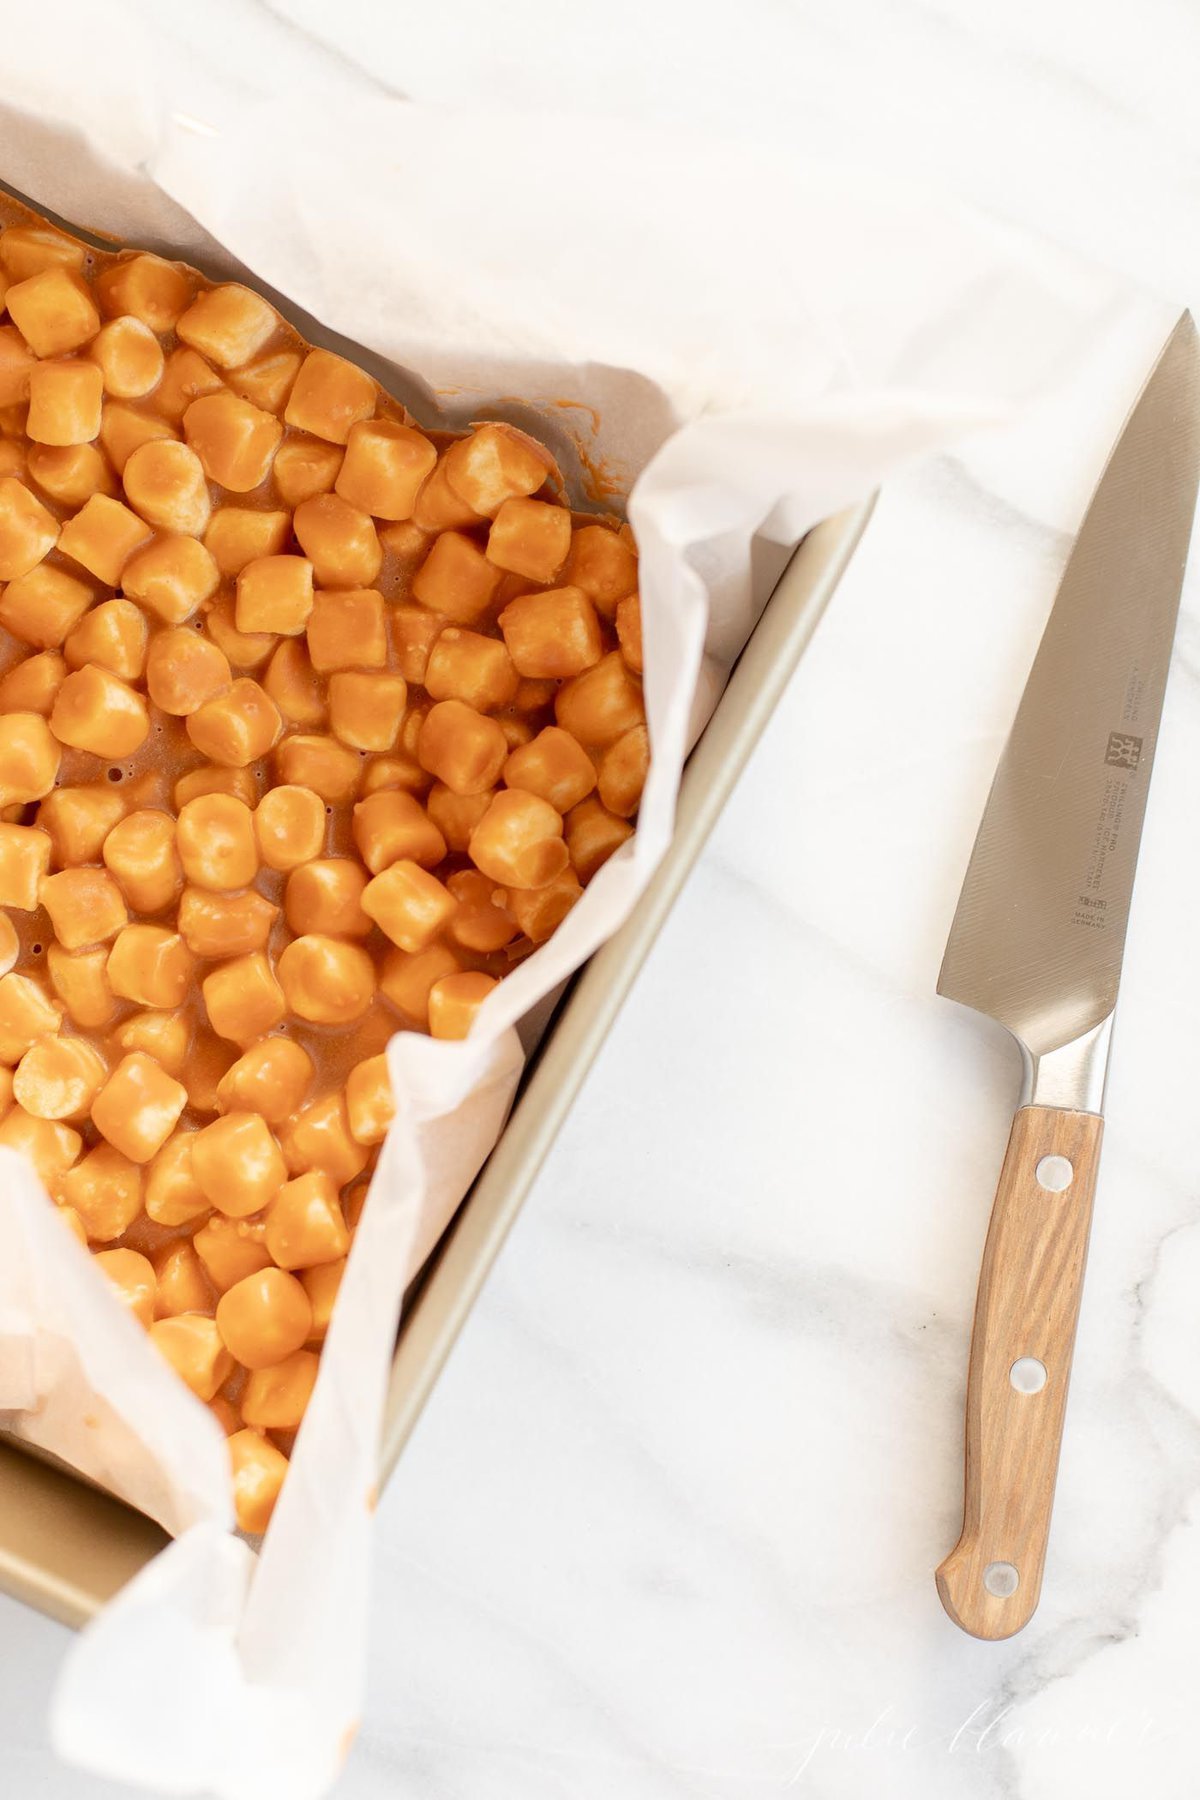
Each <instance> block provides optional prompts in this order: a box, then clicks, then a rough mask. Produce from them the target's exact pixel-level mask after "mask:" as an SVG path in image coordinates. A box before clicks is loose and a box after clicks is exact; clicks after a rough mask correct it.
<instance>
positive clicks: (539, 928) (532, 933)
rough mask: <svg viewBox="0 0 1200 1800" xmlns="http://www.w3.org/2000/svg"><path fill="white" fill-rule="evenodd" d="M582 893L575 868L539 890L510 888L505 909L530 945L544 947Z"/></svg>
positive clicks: (566, 871) (566, 870)
mask: <svg viewBox="0 0 1200 1800" xmlns="http://www.w3.org/2000/svg"><path fill="white" fill-rule="evenodd" d="M582 893H583V889H582V887H581V886H580V884H579V877H578V875H576V873H575V871H574V869H571V868H566V869H564V870H563V872H562V874H561V875H556V876H555V878H554V880H553V881H548V882H547V883H546V885H545V887H540V888H510V889H509V891H508V910H509V912H511V914H512V916H513V918H514V919H515V920H516V922H517V925H518V926H519V928H520V929H521V930H522V931H523V932H524V933H525V936H526V937H527V938H528V939H529V941H530V943H531V944H544V943H545V942H546V939H547V938H548V937H550V936H551V935H552V934H553V933H554V932H555V931H557V929H558V927H559V926H560V925H561V924H562V922H563V920H564V919H565V918H566V916H567V914H568V913H569V912H570V910H571V908H572V907H573V906H574V904H575V902H576V901H577V900H578V899H579V897H580V895H581V894H582Z"/></svg>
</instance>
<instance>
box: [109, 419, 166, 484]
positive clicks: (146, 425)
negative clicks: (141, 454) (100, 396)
mask: <svg viewBox="0 0 1200 1800" xmlns="http://www.w3.org/2000/svg"><path fill="white" fill-rule="evenodd" d="M178 435H179V434H178V432H176V431H175V429H174V428H173V427H172V426H171V425H169V424H168V423H167V421H166V420H165V419H156V418H155V417H154V415H153V414H152V413H147V412H142V411H141V410H140V409H139V408H138V407H134V406H126V405H124V403H123V402H122V401H120V400H106V401H105V402H104V410H103V411H102V413H101V414H100V442H101V444H102V446H103V448H104V452H105V455H106V456H107V457H108V460H109V462H110V463H111V464H112V466H113V468H114V469H115V470H116V472H117V474H118V475H121V476H123V475H124V473H125V468H126V465H127V463H128V462H129V459H130V457H131V456H132V455H133V453H134V451H135V450H140V449H141V447H142V445H143V444H158V443H164V442H172V443H173V442H175V441H176V439H177V438H178Z"/></svg>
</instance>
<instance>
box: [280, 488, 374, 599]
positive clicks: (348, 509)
mask: <svg viewBox="0 0 1200 1800" xmlns="http://www.w3.org/2000/svg"><path fill="white" fill-rule="evenodd" d="M292 529H293V531H294V532H295V534H296V537H297V540H298V542H299V544H300V548H301V549H302V550H303V552H304V554H305V556H307V557H308V558H309V560H310V562H311V563H312V566H313V574H314V577H315V579H316V582H317V586H318V587H323V588H369V587H370V586H371V583H372V582H373V581H374V579H375V577H376V576H377V575H378V573H379V571H380V568H381V567H382V565H383V548H382V546H381V544H380V542H379V538H378V536H377V534H376V531H375V526H374V524H373V523H372V520H371V515H370V513H366V512H363V510H362V508H361V507H358V506H351V504H350V502H349V501H348V500H343V499H342V497H341V495H340V494H314V496H313V497H312V499H311V500H302V501H301V503H300V505H299V506H298V507H297V508H296V510H295V512H294V514H293V515H292Z"/></svg>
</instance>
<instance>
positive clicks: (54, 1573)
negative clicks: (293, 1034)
mask: <svg viewBox="0 0 1200 1800" xmlns="http://www.w3.org/2000/svg"><path fill="white" fill-rule="evenodd" d="M872 505H873V501H870V500H868V501H866V502H864V503H863V504H861V505H859V506H857V507H854V508H852V509H850V510H848V511H846V512H843V513H839V514H838V515H837V516H836V517H834V518H831V519H828V520H826V521H825V522H824V523H823V524H820V525H818V526H816V527H815V528H814V529H813V530H812V531H810V532H809V534H808V536H807V537H806V538H805V539H804V541H803V542H802V543H801V544H800V546H799V547H798V549H797V550H796V552H795V554H794V555H793V556H792V558H791V560H790V561H789V562H788V564H787V566H786V568H785V569H784V571H783V573H782V575H781V576H780V578H779V580H778V582H777V583H776V585H775V588H774V591H773V592H772V594H771V597H770V599H769V600H768V602H767V604H766V607H765V608H764V610H763V613H762V616H761V618H760V620H759V622H758V625H757V626H756V627H755V630H754V632H753V633H752V635H751V637H750V640H749V642H748V643H747V645H746V648H745V649H744V651H743V652H742V655H741V657H740V658H739V660H738V662H737V665H736V667H735V668H734V671H733V674H732V675H731V677H730V679H729V682H728V684H727V686H726V688H725V691H724V693H723V694H722V696H721V699H720V701H719V702H718V704H717V707H716V710H715V711H714V713H713V716H712V718H711V719H710V721H709V723H708V725H707V727H706V729H705V731H704V733H703V735H702V736H701V738H700V740H699V742H698V743H697V745H696V748H695V749H694V750H693V752H692V754H691V756H690V758H689V759H688V764H687V768H686V770H685V771H684V777H683V783H682V787H681V789H680V796H679V810H678V816H677V821H676V827H675V834H674V837H673V839H672V842H671V847H670V849H669V850H668V852H667V854H666V856H665V857H664V859H663V861H662V863H661V864H660V866H659V868H658V870H657V872H656V873H655V876H654V878H653V880H652V881H651V883H650V885H649V887H648V888H647V889H646V892H645V893H644V894H643V895H642V898H641V900H640V901H639V902H638V904H637V906H636V908H635V909H634V911H633V913H632V914H631V916H630V917H629V919H628V920H627V921H626V923H625V924H624V925H623V926H622V928H621V930H620V931H618V932H617V933H616V935H615V936H614V937H613V938H611V939H610V940H609V942H608V943H607V944H605V945H604V946H603V947H602V948H601V949H600V950H598V951H597V953H596V954H595V956H593V957H592V958H591V960H590V961H589V963H588V964H587V966H586V967H585V968H584V969H583V970H582V971H581V972H580V974H579V975H578V976H577V977H576V978H575V980H574V981H573V982H572V984H571V986H570V988H569V990H568V992H567V994H566V996H565V998H564V999H563V1001H562V1003H561V1004H560V1006H559V1009H558V1012H557V1014H556V1016H555V1019H554V1022H553V1024H552V1025H551V1028H550V1030H549V1031H548V1032H547V1033H546V1035H545V1037H544V1038H543V1040H542V1043H541V1045H540V1047H539V1049H538V1052H537V1054H536V1056H535V1057H534V1059H533V1060H532V1062H531V1064H530V1066H529V1067H528V1068H527V1070H526V1072H525V1075H524V1078H523V1080H522V1084H521V1087H520V1090H519V1092H518V1096H517V1100H516V1103H515V1105H514V1107H513V1111H512V1113H511V1115H510V1117H509V1121H508V1124H507V1125H506V1126H505V1129H504V1132H503V1135H502V1136H501V1138H500V1141H499V1143H498V1144H497V1145H496V1148H495V1149H494V1150H493V1151H492V1154H491V1156H490V1157H489V1158H488V1161H487V1163H486V1164H485V1165H484V1168H483V1170H482V1171H481V1173H480V1175H479V1177H478V1179H477V1180H476V1182H475V1184H474V1186H473V1188H472V1189H471V1192H470V1193H469V1194H468V1195H467V1197H466V1199H465V1200H464V1201H463V1204H462V1206H461V1207H460V1208H459V1210H458V1212H457V1214H456V1215H455V1218H454V1220H453V1221H452V1222H451V1224H450V1226H449V1228H448V1230H447V1231H446V1234H445V1236H444V1237H443V1239H442V1242H441V1244H440V1245H439V1247H438V1249H437V1251H436V1252H435V1253H434V1256H433V1258H432V1259H431V1261H430V1262H429V1264H428V1265H427V1266H426V1269H425V1271H424V1272H423V1274H422V1275H421V1277H420V1278H419V1280H418V1282H417V1283H416V1285H415V1287H414V1289H413V1292H412V1294H411V1295H410V1296H409V1299H408V1303H407V1305H406V1308H405V1312H404V1317H403V1322H402V1324H401V1328H400V1334H399V1338H398V1341H397V1348H396V1356H395V1360H394V1362H393V1365H392V1378H391V1383H390V1387H389V1392H388V1401H387V1409H386V1414H385V1419H384V1428H383V1441H382V1446H381V1475H382V1477H383V1478H384V1479H386V1477H387V1476H389V1475H390V1474H391V1472H392V1470H393V1469H394V1467H395V1465H396V1462H397V1460H398V1458H399V1456H400V1453H401V1451H402V1450H403V1448H404V1445H405V1443H406V1442H407V1441H408V1437H409V1434H410V1433H411V1431H412V1429H413V1426H414V1425H415V1423H416V1421H417V1418H418V1417H419V1415H420V1412H421V1408H422V1407H423V1406H424V1404H425V1402H426V1400H427V1399H428V1397H429V1394H430V1392H431V1390H432V1388H433V1385H434V1382H435V1381H436V1380H437V1377H438V1374H439V1372H440V1370H441V1368H442V1366H443V1364H444V1363H445V1361H446V1358H447V1356H448V1355H449V1353H450V1349H451V1347H452V1345H453V1343H454V1340H455V1338H456V1337H457V1336H458V1333H459V1331H460V1330H461V1329H462V1326H463V1323H464V1321H465V1320H466V1317H467V1314H468V1313H469V1312H470V1310H471V1307H472V1305H473V1304H474V1302H475V1298H476V1296H477V1294H478V1293H479V1290H480V1288H481V1287H482V1286H483V1283H484V1281H485V1279H486V1278H487V1273H488V1270H489V1269H490V1268H491V1266H492V1263H493V1262H494V1261H495V1259H496V1256H497V1255H498V1254H499V1251H500V1246H501V1245H502V1244H503V1242H504V1239H505V1237H506V1236H507V1234H508V1231H509V1229H510V1227H511V1226H512V1223H513V1221H514V1219H515V1218H516V1216H517V1213H518V1212H519V1211H520V1208H521V1205H522V1203H523V1201H524V1199H525V1196H526V1194H527V1193H528V1192H529V1189H530V1187H531V1186H532V1184H533V1181H534V1178H535V1177H536V1175H537V1172H538V1170H539V1169H540V1167H541V1165H542V1163H543V1161H544V1160H545V1157H546V1154H547V1152H548V1151H549V1149H550V1146H551V1144H552V1143H553V1142H554V1138H555V1135H556V1133H557V1131H558V1129H559V1126H560V1125H561V1124H562V1121H563V1119H564V1117H565V1116H566V1113H567V1111H568V1108H569V1107H570V1105H571V1103H572V1101H573V1100H574V1098H575V1095H576V1094H577V1093H578V1091H579V1088H580V1087H581V1085H582V1083H583V1079H584V1077H585V1075H586V1074H587V1071H588V1069H589V1068H590V1066H591V1063H592V1060H593V1058H594V1057H595V1055H596V1053H597V1051H598V1050H599V1048H600V1046H601V1044H602V1043H603V1041H604V1038H605V1036H606V1034H607V1032H608V1030H609V1028H610V1026H611V1025H612V1023H613V1020H614V1019H615V1018H616V1015H617V1013H618V1012H619V1011H620V1008H621V1005H622V1002H623V1001H624V999H625V996H626V994H627V993H628V992H629V989H630V987H631V986H632V984H633V981H634V979H635V977H636V975H637V972H638V970H639V969H640V967H641V965H642V963H643V961H644V960H645V958H646V956H647V954H648V953H649V950H650V947H651V945H652V944H653V942H654V940H655V938H656V937H657V935H658V933H659V930H660V929H661V927H662V924H663V921H664V920H665V918H666V916H667V914H668V912H669V911H670V909H671V906H672V905H673V903H674V901H675V898H676V896H677V895H678V894H679V892H680V890H681V888H682V887H683V884H684V882H685V881H686V880H687V877H688V874H689V872H690V871H691V869H692V866H693V864H694V863H695V861H696V859H697V857H698V856H699V854H700V851H701V849H702V848H703V845H704V842H705V839H706V838H707V837H708V834H709V832H710V831H711V830H712V828H713V826H714V824H715V823H716V821H717V818H718V817H719V815H720V812H721V809H722V807H723V806H724V804H725V802H726V800H727V799H728V798H729V795H730V793H731V792H732V790H733V787H734V785H735V783H736V781H737V779H738V776H739V775H740V774H741V772H742V769H743V768H744V767H745V765H746V762H747V760H748V758H749V756H750V753H751V751H752V750H753V748H754V746H755V744H756V743H757V742H758V739H759V737H760V736H761V735H762V732H763V729H764V727H765V725H766V723H767V720H768V719H769V718H770V716H771V714H772V712H773V711H774V709H775V706H776V704H777V702H778V700H779V697H780V695H781V694H782V693H783V690H784V688H785V687H786V686H787V683H788V681H789V679H790V678H791V675H792V673H793V671H794V669H795V667H796V664H797V663H798V662H799V660H800V657H801V655H802V654H803V652H804V649H805V646H806V645H807V644H808V641H809V639H810V638H811V636H812V634H813V632H814V630H815V629H816V626H817V622H818V620H819V619H820V617H821V614H822V613H823V612H824V610H825V607H826V605H827V604H828V602H829V599H830V596H831V595H832V593H833V591H834V589H835V587H836V586H837V583H838V581H839V579H840V577H841V575H842V571H843V570H844V569H845V567H846V564H847V562H848V561H849V559H850V556H851V554H852V553H853V550H854V547H855V545H856V544H857V542H858V540H859V538H860V537H861V535H862V532H863V529H864V527H865V525H866V523H867V520H868V518H869V517H870V514H871V508H872ZM166 1542H167V1538H166V1534H165V1533H164V1532H163V1531H162V1530H161V1528H160V1527H159V1526H157V1525H155V1524H154V1523H153V1522H152V1521H151V1520H149V1519H147V1518H146V1517H145V1516H144V1515H143V1514H141V1513H138V1512H135V1511H134V1510H133V1509H132V1508H131V1507H128V1506H125V1505H123V1504H122V1503H121V1502H120V1501H118V1500H114V1499H113V1498H112V1497H111V1495H108V1494H105V1493H102V1492H100V1491H99V1490H98V1489H96V1488H95V1487H93V1486H92V1485H90V1484H89V1483H86V1482H84V1481H82V1480H80V1478H79V1477H78V1476H76V1475H75V1474H73V1473H72V1472H71V1471H70V1470H68V1469H66V1468H64V1467H63V1466H62V1465H61V1464H56V1463H54V1462H53V1461H52V1460H51V1459H49V1458H46V1457H43V1456H41V1455H37V1456H35V1455H34V1454H33V1453H31V1452H30V1451H29V1450H28V1449H26V1448H25V1447H24V1446H21V1445H19V1444H17V1443H16V1441H15V1440H12V1439H8V1440H0V1589H2V1590H3V1591H5V1592H7V1593H9V1594H12V1595H15V1596H16V1597H17V1598H18V1599H21V1600H24V1601H26V1602H27V1603H28V1604H29V1605H31V1606H35V1607H37V1608H38V1609H39V1610H40V1611H42V1612H44V1613H47V1614H49V1616H50V1617H51V1618H54V1619H59V1620H61V1621H62V1622H63V1623H64V1624H67V1625H76V1626H77V1625H82V1624H83V1623H85V1622H86V1621H87V1620H88V1619H89V1618H90V1617H91V1616H92V1614H93V1613H94V1612H96V1611H97V1610H98V1608H99V1607H101V1606H102V1605H103V1604H104V1602H105V1601H106V1600H108V1599H110V1598H111V1596H112V1595H113V1594H114V1593H116V1591H117V1590H118V1588H120V1587H122V1586H124V1584H125V1582H127V1581H128V1580H129V1579H130V1578H131V1576H133V1575H135V1574H136V1573H137V1571H138V1569H140V1568H141V1567H142V1565H143V1564H144V1563H146V1562H148V1561H149V1559H150V1558H151V1557H152V1556H154V1555H155V1554H156V1553H157V1552H158V1551H159V1550H160V1549H161V1548H162V1547H163V1545H164V1544H165V1543H166Z"/></svg>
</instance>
